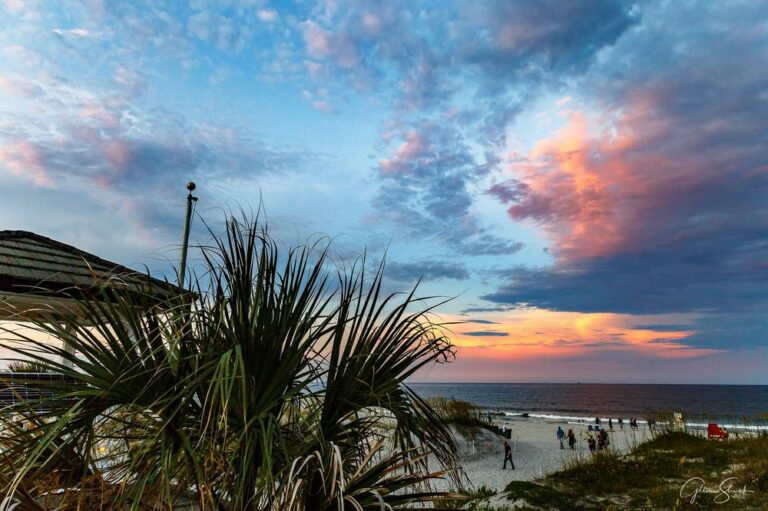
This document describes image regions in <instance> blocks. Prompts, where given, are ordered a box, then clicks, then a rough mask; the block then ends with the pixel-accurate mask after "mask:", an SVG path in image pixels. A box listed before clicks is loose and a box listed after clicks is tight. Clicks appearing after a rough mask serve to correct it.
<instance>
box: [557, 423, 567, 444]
mask: <svg viewBox="0 0 768 511" xmlns="http://www.w3.org/2000/svg"><path fill="white" fill-rule="evenodd" d="M564 438H565V431H563V428H561V427H560V426H558V427H557V439H558V440H559V441H560V448H561V449H565V447H563V439H564Z"/></svg>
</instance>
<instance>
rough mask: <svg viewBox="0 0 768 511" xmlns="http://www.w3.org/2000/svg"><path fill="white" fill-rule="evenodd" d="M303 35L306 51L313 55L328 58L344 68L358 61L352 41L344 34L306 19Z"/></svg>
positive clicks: (352, 65)
mask: <svg viewBox="0 0 768 511" xmlns="http://www.w3.org/2000/svg"><path fill="white" fill-rule="evenodd" d="M303 35H304V43H305V44H306V45H307V52H308V53H309V54H310V55H311V56H313V57H317V58H327V59H330V60H331V61H332V62H333V63H334V64H336V65H337V66H339V67H342V68H345V69H351V68H353V67H354V66H356V65H357V64H358V62H359V61H360V58H359V55H358V52H357V48H356V46H355V44H354V42H353V41H352V40H351V39H350V38H349V37H348V36H347V35H346V34H335V33H333V32H329V31H327V30H324V29H323V28H321V27H320V25H318V24H317V23H315V22H314V21H307V22H305V23H304V25H303Z"/></svg>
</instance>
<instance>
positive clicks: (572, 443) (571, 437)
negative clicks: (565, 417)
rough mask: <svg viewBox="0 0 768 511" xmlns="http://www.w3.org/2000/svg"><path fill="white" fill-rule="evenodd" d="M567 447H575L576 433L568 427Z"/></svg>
mask: <svg viewBox="0 0 768 511" xmlns="http://www.w3.org/2000/svg"><path fill="white" fill-rule="evenodd" d="M568 447H570V448H571V449H575V448H576V435H575V434H574V433H573V430H572V429H570V428H569V429H568Z"/></svg>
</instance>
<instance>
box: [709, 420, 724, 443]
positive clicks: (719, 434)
mask: <svg viewBox="0 0 768 511" xmlns="http://www.w3.org/2000/svg"><path fill="white" fill-rule="evenodd" d="M707 438H716V439H718V440H725V439H727V438H728V432H727V431H726V430H725V428H721V427H720V426H718V425H717V424H715V423H712V422H711V423H709V424H707Z"/></svg>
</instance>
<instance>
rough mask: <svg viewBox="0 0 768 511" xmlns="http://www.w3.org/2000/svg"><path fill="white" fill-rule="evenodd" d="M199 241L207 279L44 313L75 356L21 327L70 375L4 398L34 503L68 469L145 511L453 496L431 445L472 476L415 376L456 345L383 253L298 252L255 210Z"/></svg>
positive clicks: (9, 448)
mask: <svg viewBox="0 0 768 511" xmlns="http://www.w3.org/2000/svg"><path fill="white" fill-rule="evenodd" d="M201 250H202V253H203V258H204V261H205V268H204V271H203V272H201V273H200V274H199V275H200V277H199V278H198V279H197V280H194V281H193V282H194V285H193V289H192V292H183V293H180V295H179V296H176V297H173V298H172V299H170V300H168V301H167V302H164V303H162V304H157V303H156V301H153V300H148V299H144V298H142V297H141V296H139V295H136V293H133V292H132V293H127V292H126V293H125V294H121V293H120V292H119V290H118V291H117V292H113V293H110V294H109V296H92V297H90V298H88V299H85V300H83V301H81V302H80V303H78V305H77V306H78V309H79V310H78V311H77V313H78V314H77V316H78V317H79V318H84V319H85V321H83V320H74V319H64V320H62V321H61V322H44V321H39V322H37V323H36V324H35V328H36V329H37V330H38V331H39V332H42V333H45V334H47V335H53V336H55V337H57V338H59V339H62V340H66V341H67V342H68V343H69V344H70V345H71V346H72V347H74V348H75V349H76V351H77V355H73V354H72V353H70V352H69V351H67V350H64V349H63V348H61V347H59V346H57V345H54V344H49V343H45V342H42V341H39V340H37V339H38V337H37V336H34V335H27V334H24V333H20V332H17V331H8V332H7V334H6V336H5V337H6V340H5V341H4V343H3V344H4V346H5V347H7V348H9V349H12V350H14V351H15V352H16V353H18V354H19V356H20V360H22V359H23V360H30V361H32V363H34V364H35V365H36V366H39V367H41V368H42V369H44V370H47V371H53V372H56V373H59V374H61V375H62V377H61V379H60V380H57V379H53V380H51V381H50V382H49V383H48V384H47V389H46V390H47V391H48V393H49V394H48V395H45V396H44V397H41V398H40V399H38V400H34V401H32V400H27V401H22V402H20V403H18V404H15V405H13V406H11V407H8V408H5V409H3V410H2V411H0V420H2V425H3V430H2V435H1V436H0V441H1V442H2V454H1V456H2V464H0V477H2V480H0V481H1V482H2V483H3V484H4V485H5V490H6V491H7V492H10V493H11V494H13V495H15V496H16V498H17V499H19V500H21V499H30V498H31V499H32V500H34V498H35V496H36V495H37V496H38V497H39V493H40V492H41V491H42V490H41V489H40V488H39V487H38V485H36V483H35V481H38V480H39V477H40V476H41V474H52V473H56V474H59V475H61V476H62V477H61V478H60V479H59V480H58V482H59V484H60V485H61V486H62V487H65V488H67V489H68V490H67V491H69V492H75V493H77V492H78V491H81V492H84V491H86V488H85V483H84V481H89V484H91V483H92V482H93V481H99V482H100V483H99V484H101V485H102V486H103V487H108V488H110V492H111V493H110V495H111V497H110V498H112V499H113V501H114V502H120V503H122V504H121V505H129V506H133V507H134V508H136V509H142V508H149V509H153V508H154V509H167V508H170V507H172V506H174V505H176V504H178V503H182V502H189V501H190V500H191V501H194V502H196V505H197V507H198V508H201V509H217V510H219V509H221V510H244V509H283V508H282V507H280V506H281V505H283V504H285V505H290V506H295V507H292V508H291V509H316V508H317V507H316V506H317V505H320V504H322V506H323V507H322V508H324V509H383V508H387V507H389V506H391V507H393V508H399V507H403V506H410V505H411V504H413V503H416V502H420V503H421V502H426V501H433V500H434V499H436V498H438V497H439V496H440V494H439V493H436V492H433V491H431V490H429V489H428V488H427V487H426V486H424V483H427V482H428V481H429V480H430V479H433V478H435V477H438V476H439V477H442V476H443V473H442V472H441V473H439V474H437V475H436V474H435V473H433V472H431V471H430V470H429V467H428V466H427V463H426V460H427V457H426V453H432V454H433V455H434V456H435V457H436V459H437V460H438V462H439V464H440V468H441V469H445V470H447V471H448V474H449V475H450V476H452V477H456V474H457V470H458V466H457V461H456V457H455V454H454V453H455V446H454V444H453V439H452V437H451V435H450V432H449V430H448V429H447V427H446V425H445V424H444V423H443V422H442V421H441V420H440V418H439V417H438V416H437V414H435V413H434V411H433V410H432V409H431V408H430V407H429V405H428V404H427V403H425V402H424V401H423V400H421V399H420V398H419V397H418V396H417V395H416V394H415V393H414V392H412V391H411V390H410V389H409V388H408V387H407V385H406V384H405V380H406V379H407V378H408V377H409V376H411V375H412V374H413V373H414V372H415V371H417V370H418V369H419V368H421V367H423V366H425V365H427V364H430V363H434V362H438V361H445V360H448V359H450V358H451V357H452V354H453V352H452V345H451V343H450V342H449V341H448V339H447V338H446V337H445V336H444V334H443V331H442V329H441V327H440V325H439V324H433V323H432V322H431V321H430V313H431V309H430V308H424V307H423V306H422V307H421V308H418V307H417V306H418V305H419V304H420V303H422V302H420V301H418V300H417V299H416V297H415V295H414V293H413V292H412V293H411V294H409V295H404V296H397V295H391V296H386V297H383V296H382V295H381V283H382V272H383V267H380V268H379V269H378V271H376V272H375V273H374V275H373V276H372V278H370V279H367V276H366V274H365V271H364V268H365V261H364V260H361V261H360V263H359V264H358V265H355V266H353V268H352V270H351V271H350V272H347V273H344V272H338V273H332V272H330V271H329V268H331V265H330V261H329V258H328V256H327V248H324V247H318V246H306V247H300V248H297V249H294V250H290V251H288V252H287V253H284V254H283V253H281V251H280V250H279V249H278V246H277V245H276V244H275V242H274V241H272V240H271V238H270V237H269V236H268V235H267V233H266V232H264V231H263V230H262V229H261V228H260V227H259V226H258V225H257V224H246V223H244V222H238V221H234V220H232V221H230V222H228V224H227V233H226V236H224V237H222V238H215V241H214V243H213V244H212V245H211V246H208V247H201ZM62 360H65V361H67V362H68V363H62V362H61V361H62ZM19 419H20V420H21V421H19ZM18 424H24V427H18ZM390 425H391V427H392V428H393V429H392V432H391V433H390V432H389V431H390V430H388V429H387V427H388V426H390ZM385 440H386V442H387V443H386V448H385V447H384V445H385V444H384V443H383V442H384V441H385ZM385 452H386V454H385ZM374 458H375V459H374ZM96 486H98V485H96ZM93 487H94V485H93V484H91V486H89V488H93ZM417 488H421V489H420V490H418V491H417ZM89 491H90V490H89ZM38 500H39V499H38ZM317 509H320V508H317Z"/></svg>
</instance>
